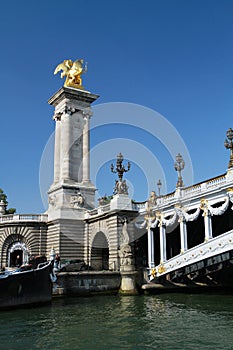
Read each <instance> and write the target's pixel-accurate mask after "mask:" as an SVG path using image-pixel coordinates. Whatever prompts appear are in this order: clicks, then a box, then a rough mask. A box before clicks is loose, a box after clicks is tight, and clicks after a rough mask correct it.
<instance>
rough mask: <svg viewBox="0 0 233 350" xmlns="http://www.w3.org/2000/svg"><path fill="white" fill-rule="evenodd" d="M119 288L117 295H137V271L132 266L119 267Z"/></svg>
mask: <svg viewBox="0 0 233 350" xmlns="http://www.w3.org/2000/svg"><path fill="white" fill-rule="evenodd" d="M120 272H121V286H120V290H119V293H120V294H123V295H137V294H138V290H137V286H136V279H137V274H138V273H137V271H135V266H134V265H126V266H121V269H120Z"/></svg>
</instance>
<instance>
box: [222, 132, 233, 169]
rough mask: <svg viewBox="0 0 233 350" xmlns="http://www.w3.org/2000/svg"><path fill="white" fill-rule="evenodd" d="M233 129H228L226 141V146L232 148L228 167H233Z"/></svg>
mask: <svg viewBox="0 0 233 350" xmlns="http://www.w3.org/2000/svg"><path fill="white" fill-rule="evenodd" d="M232 140H233V130H232V128H230V129H228V130H227V139H226V140H225V142H224V146H225V147H226V149H229V150H230V152H231V153H230V160H229V163H228V169H230V168H233V142H232Z"/></svg>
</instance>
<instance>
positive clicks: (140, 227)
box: [134, 220, 147, 230]
mask: <svg viewBox="0 0 233 350" xmlns="http://www.w3.org/2000/svg"><path fill="white" fill-rule="evenodd" d="M146 223H147V222H146V220H144V221H143V222H135V223H134V225H135V227H137V228H138V229H139V230H141V229H143V228H144V227H146Z"/></svg>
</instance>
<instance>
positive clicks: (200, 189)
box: [133, 175, 227, 215]
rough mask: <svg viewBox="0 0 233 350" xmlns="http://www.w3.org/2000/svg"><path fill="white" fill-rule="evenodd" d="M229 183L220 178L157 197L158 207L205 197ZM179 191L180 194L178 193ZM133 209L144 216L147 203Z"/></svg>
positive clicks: (139, 204)
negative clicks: (197, 196) (198, 196)
mask: <svg viewBox="0 0 233 350" xmlns="http://www.w3.org/2000/svg"><path fill="white" fill-rule="evenodd" d="M226 183H227V180H226V175H221V176H218V177H216V178H214V179H210V180H208V181H206V182H202V183H200V184H196V185H193V186H189V187H185V188H181V189H177V190H176V191H174V192H172V193H169V194H167V195H164V196H159V197H157V205H159V206H163V205H167V204H173V203H174V202H176V200H177V198H179V199H182V198H185V199H188V198H190V199H191V198H192V197H194V196H196V195H204V194H205V193H208V192H209V191H213V189H215V188H216V189H219V188H221V187H222V186H225V185H226ZM178 191H179V192H178ZM133 209H134V210H138V211H139V212H140V213H141V214H142V215H143V213H144V212H145V211H146V202H145V203H136V202H135V203H133Z"/></svg>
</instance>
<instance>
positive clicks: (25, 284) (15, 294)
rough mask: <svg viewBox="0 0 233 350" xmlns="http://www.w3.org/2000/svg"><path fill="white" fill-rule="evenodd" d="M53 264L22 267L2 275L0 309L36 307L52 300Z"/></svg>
mask: <svg viewBox="0 0 233 350" xmlns="http://www.w3.org/2000/svg"><path fill="white" fill-rule="evenodd" d="M53 278H54V275H53V262H51V261H49V262H44V263H41V264H39V265H38V266H37V267H36V268H35V269H33V268H32V267H31V266H21V267H20V268H19V269H17V270H14V271H4V272H2V273H1V274H0V309H12V308H18V307H23V306H35V305H41V304H45V303H50V302H51V300H52V282H53Z"/></svg>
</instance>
